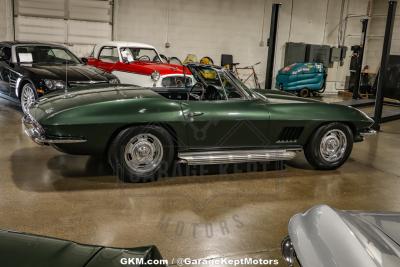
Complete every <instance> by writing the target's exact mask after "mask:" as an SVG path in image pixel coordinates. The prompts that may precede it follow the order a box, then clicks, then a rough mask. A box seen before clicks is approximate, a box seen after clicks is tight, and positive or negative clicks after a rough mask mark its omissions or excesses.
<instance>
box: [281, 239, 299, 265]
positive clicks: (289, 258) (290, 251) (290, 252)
mask: <svg viewBox="0 0 400 267" xmlns="http://www.w3.org/2000/svg"><path fill="white" fill-rule="evenodd" d="M281 250H282V258H283V259H284V261H285V262H286V263H287V265H288V266H289V267H293V266H294V264H295V262H296V261H297V257H296V252H295V251H294V247H293V244H292V241H291V240H290V237H289V236H287V237H285V238H284V239H283V241H282V243H281Z"/></svg>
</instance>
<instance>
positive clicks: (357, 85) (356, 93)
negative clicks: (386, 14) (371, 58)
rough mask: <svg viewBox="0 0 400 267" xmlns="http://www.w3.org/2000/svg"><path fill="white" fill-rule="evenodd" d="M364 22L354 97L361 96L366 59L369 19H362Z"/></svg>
mask: <svg viewBox="0 0 400 267" xmlns="http://www.w3.org/2000/svg"><path fill="white" fill-rule="evenodd" d="M361 23H362V36H361V44H360V53H359V56H358V66H357V72H356V80H355V83H354V91H353V98H354V99H358V98H360V94H359V91H360V79H361V69H362V64H363V60H364V51H365V42H366V39H367V28H368V19H363V20H361Z"/></svg>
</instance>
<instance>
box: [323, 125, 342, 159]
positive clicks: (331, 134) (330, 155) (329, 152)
mask: <svg viewBox="0 0 400 267" xmlns="http://www.w3.org/2000/svg"><path fill="white" fill-rule="evenodd" d="M346 148H347V137H346V134H345V133H344V132H343V131H342V130H339V129H334V130H330V131H328V132H327V133H326V134H325V135H324V136H323V137H322V139H321V144H320V147H319V149H320V153H321V156H322V158H323V159H324V160H326V161H328V162H336V161H339V160H341V159H342V158H343V157H344V155H345V153H346Z"/></svg>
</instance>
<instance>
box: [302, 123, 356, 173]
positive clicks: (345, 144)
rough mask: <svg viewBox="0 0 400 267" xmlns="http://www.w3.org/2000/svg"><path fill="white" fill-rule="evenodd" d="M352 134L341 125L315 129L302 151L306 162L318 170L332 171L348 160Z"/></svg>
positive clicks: (334, 124)
mask: <svg viewBox="0 0 400 267" xmlns="http://www.w3.org/2000/svg"><path fill="white" fill-rule="evenodd" d="M353 140H354V139H353V132H352V131H351V129H350V128H349V126H347V125H345V124H343V123H336V122H334V123H330V124H327V125H323V126H321V127H320V128H318V129H317V131H316V132H315V133H314V135H313V136H312V137H311V139H310V140H309V142H308V144H307V145H306V147H305V149H304V154H305V156H306V159H307V161H308V162H309V163H310V164H311V166H313V167H314V168H315V169H318V170H334V169H337V168H339V167H340V166H342V165H343V163H345V162H346V160H347V159H348V158H349V156H350V153H351V151H352V149H353Z"/></svg>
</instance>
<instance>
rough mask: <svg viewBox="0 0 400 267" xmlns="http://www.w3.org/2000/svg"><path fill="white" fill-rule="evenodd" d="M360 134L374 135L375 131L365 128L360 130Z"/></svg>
mask: <svg viewBox="0 0 400 267" xmlns="http://www.w3.org/2000/svg"><path fill="white" fill-rule="evenodd" d="M360 135H361V136H362V137H365V136H370V135H376V131H375V130H372V129H367V130H366V131H363V132H360Z"/></svg>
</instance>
